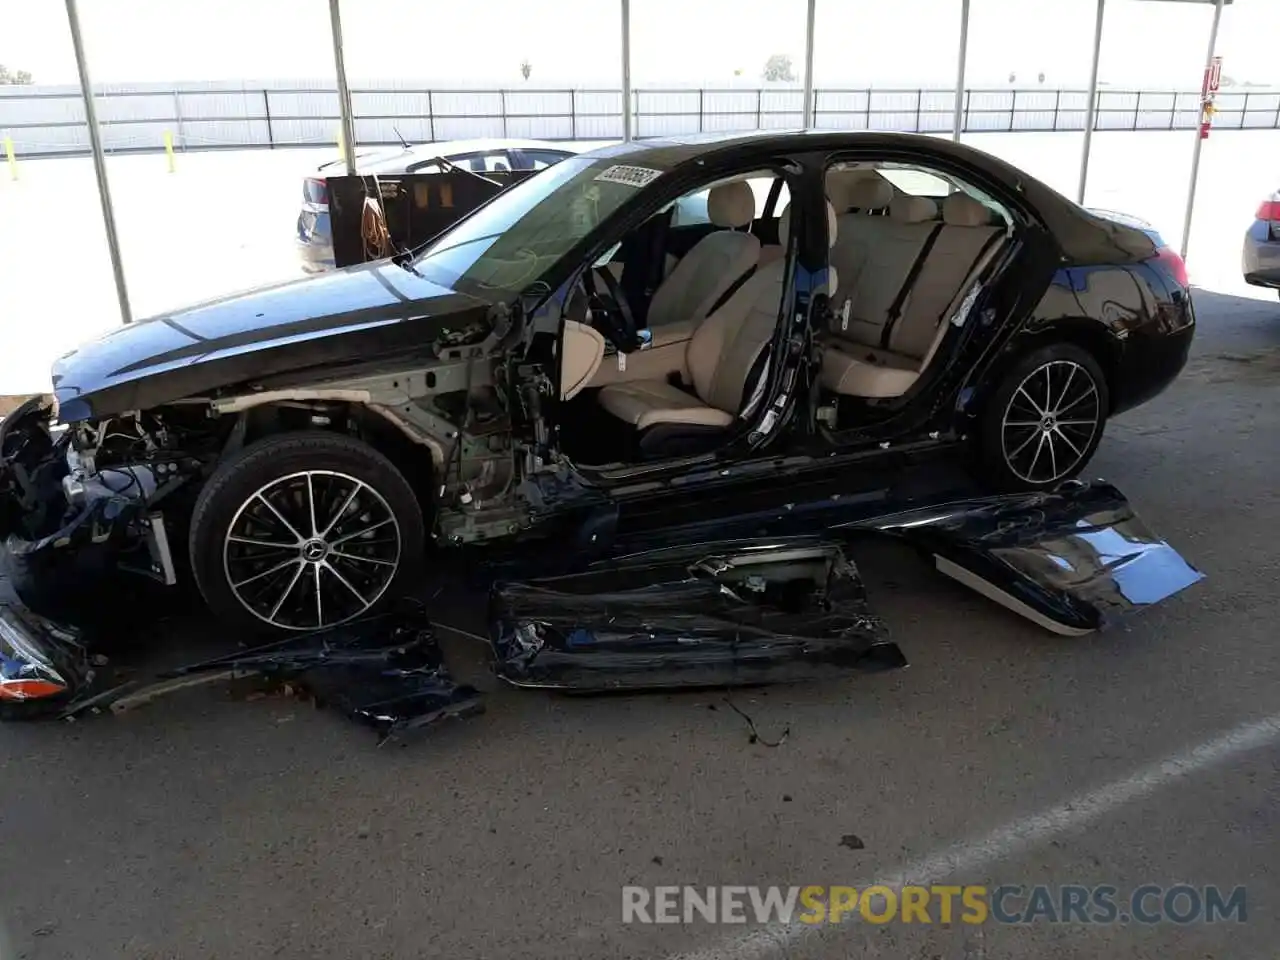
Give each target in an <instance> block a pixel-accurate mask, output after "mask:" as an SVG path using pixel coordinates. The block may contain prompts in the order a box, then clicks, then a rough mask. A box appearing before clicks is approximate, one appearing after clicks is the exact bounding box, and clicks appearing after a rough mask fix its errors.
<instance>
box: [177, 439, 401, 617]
mask: <svg viewBox="0 0 1280 960" xmlns="http://www.w3.org/2000/svg"><path fill="white" fill-rule="evenodd" d="M424 536H425V534H424V528H423V521H422V510H421V507H420V506H419V504H418V499H417V497H416V496H415V495H414V492H413V489H412V488H411V487H410V486H409V484H408V482H407V481H406V480H405V478H404V476H403V475H402V474H401V473H400V471H399V470H397V469H396V467H395V466H394V465H393V464H392V463H391V461H389V460H388V459H387V458H386V457H384V456H383V455H382V454H381V453H379V452H378V451H377V450H375V449H374V448H373V447H371V446H369V445H368V444H366V443H364V442H362V441H360V440H357V439H355V438H353V437H348V436H344V435H342V434H338V433H328V432H322V431H308V432H306V433H286V434H279V435H276V436H273V437H267V438H266V439H264V440H261V441H259V442H257V443H254V444H252V445H250V446H248V447H246V448H245V449H243V450H241V451H240V452H239V453H238V454H236V455H235V456H233V457H232V458H231V459H229V460H227V461H226V462H225V463H223V464H222V465H221V466H220V467H219V468H218V469H217V470H216V471H215V472H214V474H213V476H211V477H210V478H209V480H208V482H207V483H206V484H205V486H204V488H203V489H202V490H201V491H200V497H199V499H198V500H197V501H196V505H195V509H194V510H193V511H192V515H191V534H190V538H191V539H190V548H191V567H192V571H193V573H194V574H195V579H196V583H197V584H198V585H199V587H200V592H201V594H203V596H204V598H205V601H206V602H207V603H208V604H209V606H210V608H211V609H212V610H213V612H214V613H215V614H217V615H218V616H219V617H220V618H221V619H223V620H225V621H227V622H229V623H232V624H235V625H237V626H241V627H244V628H245V629H248V630H253V631H256V632H269V631H270V632H286V631H287V632H292V631H302V630H317V629H323V628H325V627H332V626H334V625H336V624H339V623H344V622H346V621H348V620H352V619H354V618H356V617H360V616H364V615H366V614H370V613H375V612H377V610H378V608H380V607H381V606H382V605H384V604H386V603H390V602H393V601H394V600H395V599H397V598H398V597H400V596H403V595H404V593H405V592H406V591H407V590H408V591H411V590H413V589H414V588H415V586H416V584H415V582H414V580H415V573H416V571H417V570H418V569H419V562H420V561H421V559H422V552H423V541H424Z"/></svg>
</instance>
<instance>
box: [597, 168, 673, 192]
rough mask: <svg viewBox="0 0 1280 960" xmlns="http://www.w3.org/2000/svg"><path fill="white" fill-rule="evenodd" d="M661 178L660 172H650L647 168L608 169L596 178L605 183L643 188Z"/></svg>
mask: <svg viewBox="0 0 1280 960" xmlns="http://www.w3.org/2000/svg"><path fill="white" fill-rule="evenodd" d="M660 176H662V171H661V170H650V169H649V168H648V167H628V166H616V167H609V168H608V169H607V170H605V171H604V172H603V173H600V174H598V175H597V176H596V179H597V180H602V181H604V182H605V183H625V184H626V185H627V186H629V187H644V186H647V185H648V184H650V183H653V181H654V180H657V179H658V178H659V177H660Z"/></svg>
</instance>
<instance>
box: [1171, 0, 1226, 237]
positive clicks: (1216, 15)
mask: <svg viewBox="0 0 1280 960" xmlns="http://www.w3.org/2000/svg"><path fill="white" fill-rule="evenodd" d="M1222 2H1223V0H1218V2H1217V3H1215V4H1214V5H1213V27H1212V28H1211V29H1210V30H1209V53H1208V54H1207V55H1206V56H1205V58H1204V69H1205V73H1206V74H1208V72H1209V71H1210V70H1212V69H1213V51H1214V49H1215V48H1216V47H1217V45H1218V24H1220V23H1221V22H1222ZM1202 106H1203V105H1202ZM1203 144H1204V138H1203V137H1201V136H1200V118H1199V116H1197V117H1196V146H1195V152H1194V153H1192V154H1191V184H1190V186H1189V187H1188V188H1187V215H1186V217H1185V219H1183V221H1182V251H1181V253H1182V259H1183V260H1185V259H1187V245H1188V244H1189V243H1190V242H1191V216H1192V214H1193V213H1194V212H1195V209H1196V179H1197V178H1198V177H1199V175H1200V148H1201V146H1202V145H1203Z"/></svg>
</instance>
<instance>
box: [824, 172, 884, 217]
mask: <svg viewBox="0 0 1280 960" xmlns="http://www.w3.org/2000/svg"><path fill="white" fill-rule="evenodd" d="M868 172H869V171H866V170H859V169H857V168H856V167H854V168H845V169H840V170H831V171H828V173H827V184H826V186H827V199H829V200H830V201H831V202H832V203H833V204H835V208H836V213H844V212H845V211H846V210H848V209H849V207H850V206H851V205H852V204H850V203H849V191H850V189H852V187H853V185H854V184H855V183H857V182H858V181H859V180H861V179H863V178H864V177H866V176H867V175H868ZM871 172H872V173H874V171H871Z"/></svg>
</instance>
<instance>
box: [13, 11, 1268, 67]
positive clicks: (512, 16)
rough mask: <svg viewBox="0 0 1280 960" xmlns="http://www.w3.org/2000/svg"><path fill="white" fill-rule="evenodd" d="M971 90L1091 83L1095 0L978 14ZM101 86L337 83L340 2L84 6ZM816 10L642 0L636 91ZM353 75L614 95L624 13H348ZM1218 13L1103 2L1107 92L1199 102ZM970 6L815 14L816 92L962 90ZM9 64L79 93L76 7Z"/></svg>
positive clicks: (724, 61) (21, 30)
mask: <svg viewBox="0 0 1280 960" xmlns="http://www.w3.org/2000/svg"><path fill="white" fill-rule="evenodd" d="M971 4H972V6H971V9H972V13H971V19H970V27H969V47H968V70H967V77H968V85H969V86H971V87H975V86H985V85H998V86H1007V85H1008V79H1009V75H1010V74H1016V75H1017V78H1018V80H1017V85H1018V86H1020V87H1024V86H1034V85H1036V84H1037V83H1038V75H1039V74H1040V73H1044V74H1045V84H1046V85H1047V86H1049V87H1055V86H1064V87H1075V88H1083V87H1085V86H1086V85H1087V83H1088V70H1089V57H1090V52H1091V45H1092V37H1093V26H1094V18H1095V15H1096V9H1097V7H1096V3H1095V0H971ZM79 9H80V19H81V24H82V28H83V31H84V36H85V45H86V49H87V51H88V58H89V65H90V70H91V73H92V76H93V79H94V82H95V83H118V82H127V81H159V82H164V81H172V80H182V81H192V80H256V79H291V80H315V81H320V82H329V83H331V82H332V77H333V58H332V54H331V52H330V51H331V48H330V42H331V41H330V33H329V16H328V3H327V0H79ZM805 9H806V4H805V0H631V10H632V15H631V39H632V84H633V86H637V87H643V86H645V85H655V86H656V85H665V84H688V85H716V84H724V85H729V84H733V83H747V84H752V85H754V84H755V83H757V82H758V81H759V79H760V74H761V71H762V68H763V66H764V64H765V61H766V60H768V58H769V57H770V56H772V55H774V54H780V55H784V56H788V57H790V58H791V60H792V62H793V63H794V65H795V70H796V73H797V75H800V73H801V71H802V64H803V61H804V54H805V49H804V48H805ZM342 13H343V32H344V35H345V49H346V61H347V72H348V76H349V77H350V79H351V80H352V83H353V85H357V84H358V83H359V82H360V81H361V80H383V81H406V82H415V83H418V84H429V85H433V86H446V85H459V86H466V85H486V86H491V85H501V84H507V85H511V86H519V85H521V84H523V83H525V81H524V80H523V78H522V77H521V74H520V65H521V63H522V62H525V61H527V62H528V63H529V65H530V68H531V75H530V80H529V83H530V84H533V85H556V84H571V85H578V86H583V85H588V86H589V85H592V84H601V85H611V86H612V85H617V84H618V83H619V79H618V78H619V70H620V62H621V39H620V32H621V31H620V22H621V14H620V2H619V0H542V2H533V0H479V2H471V3H468V2H466V0H343V6H342ZM1212 16H1213V10H1212V7H1211V6H1208V5H1203V4H1200V3H1194V2H1185V0H1184V2H1152V0H1108V2H1107V13H1106V18H1105V21H1104V26H1103V49H1102V59H1101V70H1100V77H1101V80H1102V81H1103V82H1104V83H1108V84H1110V85H1112V86H1126V87H1133V86H1143V87H1160V88H1174V87H1177V88H1181V89H1195V88H1198V87H1199V85H1200V76H1201V72H1202V70H1203V65H1204V58H1205V54H1206V52H1207V44H1208V34H1209V26H1210V23H1211V21H1212ZM959 25H960V0H878V2H873V0H819V2H818V14H817V23H816V31H815V34H816V37H815V44H814V48H815V52H814V74H815V82H816V84H817V85H818V86H826V87H832V86H841V85H849V86H866V85H869V84H874V85H875V86H880V87H893V86H907V87H915V86H921V85H923V86H938V87H942V88H947V87H950V86H951V85H952V84H953V83H954V80H955V73H956V48H957V45H958V37H959ZM1218 52H1219V53H1220V54H1221V55H1222V56H1223V57H1224V69H1223V72H1224V75H1226V76H1228V77H1232V78H1235V79H1236V80H1237V81H1245V80H1248V81H1252V82H1255V83H1267V84H1276V85H1280V0H1235V3H1234V4H1233V5H1232V6H1229V7H1227V8H1226V10H1225V12H1224V13H1223V22H1222V30H1221V33H1220V35H1219V42H1218ZM0 63H2V64H5V65H7V66H9V67H10V68H11V69H23V70H28V71H30V72H31V73H32V74H33V75H34V76H35V80H36V82H37V83H72V84H74V83H75V82H76V73H75V62H74V59H73V56H72V52H71V42H70V35H69V32H68V29H67V23H66V10H65V6H64V3H63V0H0Z"/></svg>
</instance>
